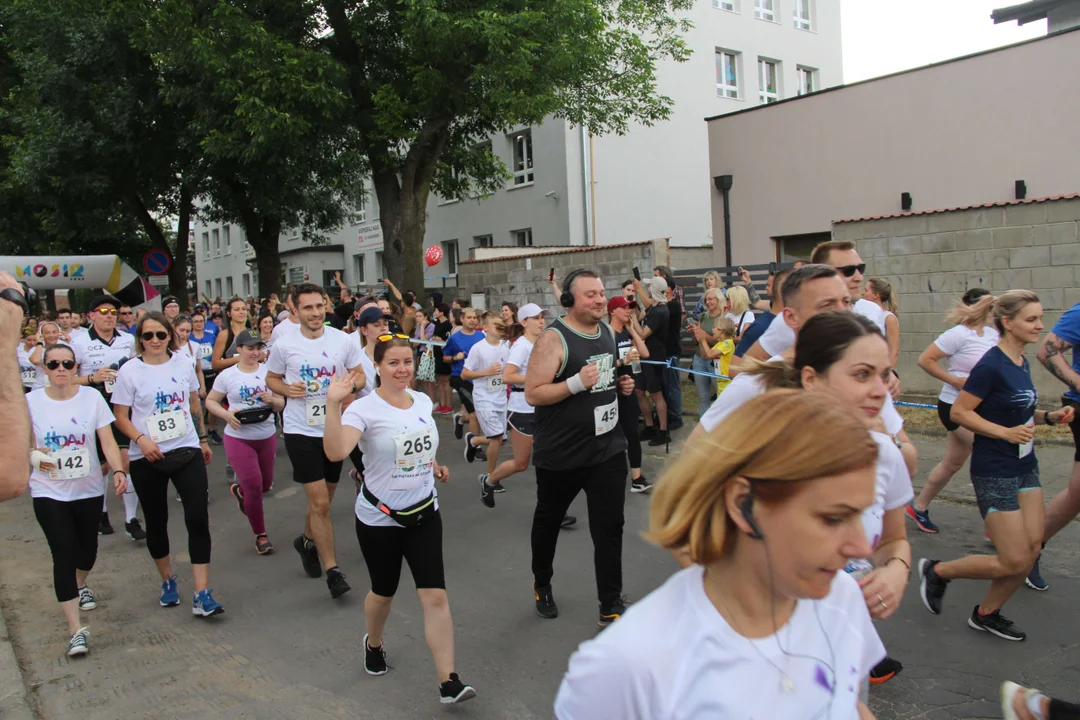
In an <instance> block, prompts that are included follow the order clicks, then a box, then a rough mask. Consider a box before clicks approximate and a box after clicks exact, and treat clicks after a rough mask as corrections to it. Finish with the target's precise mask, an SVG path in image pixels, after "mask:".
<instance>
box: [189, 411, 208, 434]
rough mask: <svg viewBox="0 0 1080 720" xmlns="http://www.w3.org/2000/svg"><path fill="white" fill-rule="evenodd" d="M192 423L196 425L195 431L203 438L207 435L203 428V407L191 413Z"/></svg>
mask: <svg viewBox="0 0 1080 720" xmlns="http://www.w3.org/2000/svg"><path fill="white" fill-rule="evenodd" d="M191 424H192V425H194V426H195V433H196V434H197V435H198V436H199V437H200V438H201V437H202V436H204V435H206V431H205V430H203V420H202V409H201V408H200V409H199V412H193V413H191Z"/></svg>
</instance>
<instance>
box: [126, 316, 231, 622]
mask: <svg viewBox="0 0 1080 720" xmlns="http://www.w3.org/2000/svg"><path fill="white" fill-rule="evenodd" d="M171 339H172V334H171V332H170V330H169V321H168V319H167V318H166V317H165V316H164V315H162V314H161V313H157V312H151V313H147V314H146V315H143V316H142V317H141V318H140V319H139V322H138V323H137V324H136V325H135V352H136V353H137V356H136V357H134V358H132V359H131V360H128V361H127V362H126V363H124V365H122V366H121V367H120V371H119V372H118V373H117V376H116V384H115V386H114V388H113V395H112V402H113V409H114V410H115V412H116V427H117V428H118V429H119V430H120V432H122V433H123V434H125V435H127V436H128V437H129V438H131V440H132V443H131V449H130V451H129V457H130V458H131V481H132V482H133V483H134V485H135V492H136V493H138V495H139V502H140V503H141V504H142V507H143V513H144V514H145V516H146V547H147V549H148V550H149V551H150V557H151V558H153V560H154V564H155V565H156V566H157V569H158V573H159V574H160V575H161V597H160V598H159V603H160V604H161V606H162V607H174V606H176V605H179V604H180V595H179V590H178V589H177V578H176V575H175V574H174V573H173V567H172V558H171V555H170V551H169V527H168V525H169V508H168V492H169V490H168V486H169V482H170V481H171V482H172V484H173V486H174V487H175V488H176V491H177V492H178V493H179V494H180V498H181V501H182V502H183V506H184V525H185V526H186V527H187V533H188V555H189V556H190V558H191V560H190V562H191V571H192V575H193V576H194V582H195V594H194V597H193V599H192V608H191V612H192V614H194V615H196V616H199V617H209V616H211V615H217V614H220V613H223V612H225V609H224V608H223V607H221V605H220V604H219V603H218V602H217V601H215V600H214V598H213V595H212V594H211V590H210V587H209V583H210V518H209V514H208V511H207V504H208V502H209V498H208V493H207V481H206V466H207V465H208V464H209V463H210V460H211V458H212V457H213V453H212V452H211V451H210V446H209V444H208V443H207V440H206V433H205V431H204V430H203V421H202V405H201V403H200V402H199V379H198V378H197V377H196V376H195V369H194V367H193V365H192V363H191V360H190V359H189V358H188V357H187V356H183V355H179V354H176V353H173V352H171V351H170V350H169V346H170V343H171Z"/></svg>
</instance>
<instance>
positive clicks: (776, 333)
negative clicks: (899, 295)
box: [724, 300, 885, 392]
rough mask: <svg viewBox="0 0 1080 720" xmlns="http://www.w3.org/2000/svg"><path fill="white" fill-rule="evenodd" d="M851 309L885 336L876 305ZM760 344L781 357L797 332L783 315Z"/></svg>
mask: <svg viewBox="0 0 1080 720" xmlns="http://www.w3.org/2000/svg"><path fill="white" fill-rule="evenodd" d="M851 309H852V311H853V312H855V313H857V314H859V315H862V316H863V317H864V318H866V319H868V320H870V321H871V322H873V323H874V324H875V325H877V326H878V328H880V329H881V333H882V334H883V335H884V334H885V311H884V310H882V309H881V308H880V307H878V306H877V305H876V304H874V303H872V302H870V301H869V300H856V301H855V304H854V305H853V306H852V308H851ZM758 342H759V343H761V349H762V350H764V351H765V352H767V353H769V355H779V354H780V353H782V352H784V351H785V350H787V349H788V348H790V347H791V346H792V345H794V344H795V331H794V330H792V329H791V326H790V325H788V324H787V323H786V322H784V316H783V314H781V315H779V316H777V318H776V320H774V321H773V322H771V323H769V327H768V328H766V329H765V332H764V333H762V335H761V337H760V338H758ZM724 392H727V390H725V391H724Z"/></svg>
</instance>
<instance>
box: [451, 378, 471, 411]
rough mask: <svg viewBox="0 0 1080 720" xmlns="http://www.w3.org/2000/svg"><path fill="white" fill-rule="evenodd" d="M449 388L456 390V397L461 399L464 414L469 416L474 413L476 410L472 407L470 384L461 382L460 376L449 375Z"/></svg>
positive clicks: (464, 381) (465, 381) (466, 381)
mask: <svg viewBox="0 0 1080 720" xmlns="http://www.w3.org/2000/svg"><path fill="white" fill-rule="evenodd" d="M450 387H452V388H454V389H455V390H457V394H458V397H459V398H461V404H462V405H463V406H464V407H465V412H467V413H469V414H472V413H474V412H476V408H475V407H473V399H472V391H473V384H472V383H471V382H469V381H468V380H462V379H461V376H460V375H451V376H450Z"/></svg>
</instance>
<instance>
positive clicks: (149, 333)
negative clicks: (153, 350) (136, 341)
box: [139, 330, 169, 342]
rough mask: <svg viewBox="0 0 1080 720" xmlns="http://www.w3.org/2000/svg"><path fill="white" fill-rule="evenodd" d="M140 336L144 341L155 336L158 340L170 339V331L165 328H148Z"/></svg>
mask: <svg viewBox="0 0 1080 720" xmlns="http://www.w3.org/2000/svg"><path fill="white" fill-rule="evenodd" d="M139 337H141V338H142V339H143V342H150V341H151V340H153V339H154V338H155V337H156V338H157V339H158V340H168V339H169V333H167V332H165V331H164V330H158V331H157V332H154V331H152V330H147V331H146V332H144V333H142V334H141V335H139Z"/></svg>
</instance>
